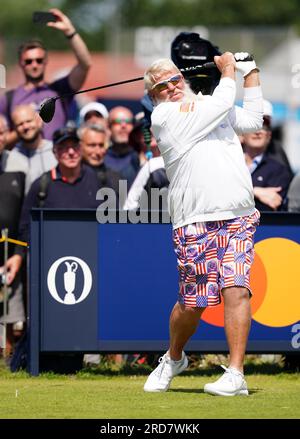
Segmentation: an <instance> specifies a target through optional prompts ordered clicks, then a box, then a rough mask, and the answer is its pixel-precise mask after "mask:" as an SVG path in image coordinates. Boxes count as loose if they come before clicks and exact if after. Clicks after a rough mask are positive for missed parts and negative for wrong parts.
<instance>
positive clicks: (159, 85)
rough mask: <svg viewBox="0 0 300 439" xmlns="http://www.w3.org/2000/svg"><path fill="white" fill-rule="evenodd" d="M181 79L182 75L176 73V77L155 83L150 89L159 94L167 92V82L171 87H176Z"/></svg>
mask: <svg viewBox="0 0 300 439" xmlns="http://www.w3.org/2000/svg"><path fill="white" fill-rule="evenodd" d="M181 79H182V75H181V74H180V73H177V75H174V76H171V78H169V79H164V80H163V81H160V82H157V83H156V84H154V85H153V86H152V87H151V90H157V91H158V92H159V93H160V92H161V91H164V90H167V88H168V84H169V82H170V83H171V84H172V85H177V84H178V83H179V82H180V81H181Z"/></svg>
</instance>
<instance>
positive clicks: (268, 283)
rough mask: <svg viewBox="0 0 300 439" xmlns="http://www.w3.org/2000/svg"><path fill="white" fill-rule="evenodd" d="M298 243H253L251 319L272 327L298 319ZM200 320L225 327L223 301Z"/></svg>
mask: <svg viewBox="0 0 300 439" xmlns="http://www.w3.org/2000/svg"><path fill="white" fill-rule="evenodd" d="M298 275H300V245H299V244H298V243H297V242H295V241H291V240H290V239H285V238H268V239H264V240H262V241H259V242H258V243H257V244H255V258H254V263H253V266H252V268H251V276H250V284H251V289H252V293H253V296H252V298H251V309H252V319H253V320H255V321H256V322H258V323H261V324H263V325H266V326H271V327H281V326H289V325H292V324H293V323H295V322H298V321H299V320H300V276H299V277H298ZM202 320H204V321H205V322H206V323H209V324H211V325H215V326H224V305H223V302H222V303H221V304H220V305H218V306H214V307H209V308H207V310H206V311H205V313H204V314H203V317H202Z"/></svg>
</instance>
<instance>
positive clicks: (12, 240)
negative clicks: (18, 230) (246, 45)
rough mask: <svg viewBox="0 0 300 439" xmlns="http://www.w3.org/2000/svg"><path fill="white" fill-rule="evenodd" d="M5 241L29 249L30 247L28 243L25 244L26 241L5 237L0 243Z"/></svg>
mask: <svg viewBox="0 0 300 439" xmlns="http://www.w3.org/2000/svg"><path fill="white" fill-rule="evenodd" d="M4 241H7V242H11V243H12V244H18V245H23V246H24V247H27V246H28V243H27V242H24V241H18V240H17V239H12V238H3V237H2V238H0V242H4Z"/></svg>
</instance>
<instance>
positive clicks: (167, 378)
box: [144, 352, 188, 392]
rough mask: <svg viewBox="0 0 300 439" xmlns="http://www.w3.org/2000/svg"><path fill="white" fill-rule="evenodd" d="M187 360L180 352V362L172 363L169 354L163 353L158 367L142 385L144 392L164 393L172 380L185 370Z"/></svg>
mask: <svg viewBox="0 0 300 439" xmlns="http://www.w3.org/2000/svg"><path fill="white" fill-rule="evenodd" d="M187 366H188V359H187V356H186V355H185V353H184V352H182V357H181V360H179V361H173V360H171V358H170V357H169V353H168V352H167V353H165V355H163V356H162V357H160V359H159V365H158V366H157V367H156V369H154V370H153V372H151V374H150V375H149V376H148V379H147V381H146V383H145V385H144V391H145V392H166V391H167V390H168V388H169V387H170V384H171V381H172V378H173V377H174V376H176V375H178V374H179V373H181V372H182V371H184V369H186V368H187Z"/></svg>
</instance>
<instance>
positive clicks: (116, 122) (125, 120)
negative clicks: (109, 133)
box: [111, 117, 133, 124]
mask: <svg viewBox="0 0 300 439" xmlns="http://www.w3.org/2000/svg"><path fill="white" fill-rule="evenodd" d="M111 123H113V124H121V123H133V119H132V117H125V118H123V119H122V118H120V117H116V119H113V120H112V121H111Z"/></svg>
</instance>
